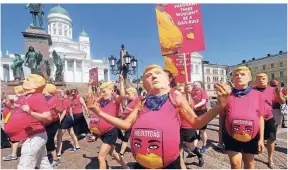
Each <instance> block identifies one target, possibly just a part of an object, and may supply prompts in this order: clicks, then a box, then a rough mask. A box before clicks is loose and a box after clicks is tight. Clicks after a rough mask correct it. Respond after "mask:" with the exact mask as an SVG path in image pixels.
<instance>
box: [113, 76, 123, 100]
mask: <svg viewBox="0 0 288 170" xmlns="http://www.w3.org/2000/svg"><path fill="white" fill-rule="evenodd" d="M119 87H120V95H118V96H117V98H116V100H115V103H117V104H120V103H121V102H122V100H123V99H124V97H125V87H124V79H123V76H122V75H121V74H120V75H119Z"/></svg>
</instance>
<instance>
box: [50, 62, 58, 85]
mask: <svg viewBox="0 0 288 170" xmlns="http://www.w3.org/2000/svg"><path fill="white" fill-rule="evenodd" d="M56 70H57V68H56V65H55V64H53V72H52V73H53V74H51V76H52V77H53V80H54V81H55V74H56Z"/></svg>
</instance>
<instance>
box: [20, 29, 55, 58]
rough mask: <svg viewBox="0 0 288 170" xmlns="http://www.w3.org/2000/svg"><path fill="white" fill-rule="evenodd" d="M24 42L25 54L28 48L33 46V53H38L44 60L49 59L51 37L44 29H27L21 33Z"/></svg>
mask: <svg viewBox="0 0 288 170" xmlns="http://www.w3.org/2000/svg"><path fill="white" fill-rule="evenodd" d="M22 34H23V36H24V40H25V47H24V48H25V49H24V51H25V53H26V52H27V51H28V49H29V47H30V46H33V47H34V49H35V51H36V52H37V53H38V52H39V51H40V52H41V54H42V55H43V59H44V58H49V47H50V45H51V44H52V40H51V36H50V35H49V34H47V33H46V32H45V30H44V29H41V28H34V27H29V28H28V29H27V30H26V31H25V32H22Z"/></svg>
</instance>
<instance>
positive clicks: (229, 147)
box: [223, 129, 259, 154]
mask: <svg viewBox="0 0 288 170" xmlns="http://www.w3.org/2000/svg"><path fill="white" fill-rule="evenodd" d="M258 141H259V136H258V134H257V135H256V136H255V138H254V139H252V140H251V141H249V142H240V141H237V140H235V139H234V138H232V137H231V136H230V135H229V134H228V133H227V131H226V130H225V129H224V130H223V142H224V145H225V150H226V151H234V152H241V153H248V154H258Z"/></svg>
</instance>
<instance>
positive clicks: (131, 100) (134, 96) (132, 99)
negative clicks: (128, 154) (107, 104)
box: [120, 87, 141, 157]
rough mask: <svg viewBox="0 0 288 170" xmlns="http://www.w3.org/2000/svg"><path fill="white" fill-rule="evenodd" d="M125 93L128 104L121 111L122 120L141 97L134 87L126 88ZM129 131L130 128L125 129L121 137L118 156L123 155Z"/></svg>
mask: <svg viewBox="0 0 288 170" xmlns="http://www.w3.org/2000/svg"><path fill="white" fill-rule="evenodd" d="M126 94H127V100H128V105H127V106H126V108H125V110H124V111H123V112H122V113H121V119H123V120H124V119H126V118H127V117H128V116H129V114H130V113H131V112H132V111H133V109H134V108H135V106H136V104H137V103H138V102H139V101H140V100H141V98H140V97H138V93H137V90H136V89H135V88H134V87H130V88H127V89H126ZM120 132H121V130H120ZM121 133H122V132H121ZM130 133H131V130H128V131H125V132H124V135H123V136H122V138H121V140H122V145H121V150H120V156H122V157H123V155H124V153H125V151H126V148H127V146H128V140H129V138H130Z"/></svg>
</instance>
